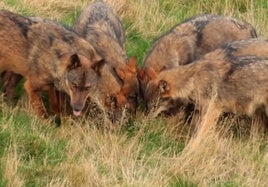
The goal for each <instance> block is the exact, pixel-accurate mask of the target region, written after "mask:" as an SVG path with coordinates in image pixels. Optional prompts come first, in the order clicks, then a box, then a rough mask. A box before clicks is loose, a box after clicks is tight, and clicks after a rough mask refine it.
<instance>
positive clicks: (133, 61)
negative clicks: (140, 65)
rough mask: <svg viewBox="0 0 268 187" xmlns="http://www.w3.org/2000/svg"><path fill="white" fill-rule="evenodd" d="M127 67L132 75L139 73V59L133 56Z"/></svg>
mask: <svg viewBox="0 0 268 187" xmlns="http://www.w3.org/2000/svg"><path fill="white" fill-rule="evenodd" d="M127 66H128V68H129V70H130V71H131V72H132V73H135V72H136V71H137V57H136V56H133V57H131V58H130V59H129V60H128V63H127Z"/></svg>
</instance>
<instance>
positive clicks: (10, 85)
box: [1, 17, 46, 105]
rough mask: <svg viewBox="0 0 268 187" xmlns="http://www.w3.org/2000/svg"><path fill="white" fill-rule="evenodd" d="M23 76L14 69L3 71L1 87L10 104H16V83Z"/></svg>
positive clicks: (38, 20) (40, 18)
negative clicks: (13, 70)
mask: <svg viewBox="0 0 268 187" xmlns="http://www.w3.org/2000/svg"><path fill="white" fill-rule="evenodd" d="M29 19H31V20H32V21H36V22H43V21H46V20H45V19H43V18H42V17H29ZM22 79H23V77H22V76H21V75H19V74H16V73H14V72H12V71H4V72H2V73H1V88H2V92H3V93H4V98H5V99H6V100H7V102H9V103H10V104H13V105H14V104H15V103H16V100H15V89H16V85H17V84H18V83H19V82H20V80H22Z"/></svg>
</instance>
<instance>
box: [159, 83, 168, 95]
mask: <svg viewBox="0 0 268 187" xmlns="http://www.w3.org/2000/svg"><path fill="white" fill-rule="evenodd" d="M158 89H159V91H160V93H161V94H164V93H167V92H168V91H169V90H170V86H169V84H168V83H167V81H165V80H160V81H159V83H158Z"/></svg>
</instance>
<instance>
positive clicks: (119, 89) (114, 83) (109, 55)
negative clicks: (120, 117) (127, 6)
mask: <svg viewBox="0 0 268 187" xmlns="http://www.w3.org/2000/svg"><path fill="white" fill-rule="evenodd" d="M73 28H74V31H75V32H76V33H78V34H79V35H80V36H82V37H84V38H85V39H86V40H87V41H89V42H90V43H91V44H92V45H93V46H94V48H95V49H96V51H97V52H98V53H99V54H101V55H102V56H103V58H104V61H105V63H104V65H103V66H101V67H100V69H99V81H98V84H97V89H96V90H95V93H96V94H94V93H92V94H91V95H94V97H95V98H94V99H97V100H99V101H100V103H101V105H102V106H103V107H104V108H105V110H107V111H109V112H115V113H120V112H122V110H123V109H124V108H129V109H130V110H133V111H134V110H135V108H136V107H137V104H138V103H137V99H136V98H137V96H138V93H139V84H138V79H137V65H136V58H135V57H133V58H130V59H129V60H128V59H127V55H126V51H125V47H124V41H125V34H124V32H125V31H124V29H123V27H122V23H121V22H120V19H119V18H118V16H117V15H116V13H115V12H114V10H113V9H112V8H111V7H109V6H108V5H107V4H105V3H103V2H95V3H91V4H88V5H87V7H86V8H84V10H83V12H82V13H81V14H80V16H79V18H78V19H77V21H76V22H75V24H74V26H73ZM91 91H92V92H93V90H91Z"/></svg>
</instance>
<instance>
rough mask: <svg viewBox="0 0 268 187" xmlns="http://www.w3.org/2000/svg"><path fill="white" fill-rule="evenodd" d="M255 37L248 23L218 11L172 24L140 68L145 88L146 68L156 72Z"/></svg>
mask: <svg viewBox="0 0 268 187" xmlns="http://www.w3.org/2000/svg"><path fill="white" fill-rule="evenodd" d="M255 37H257V35H256V31H255V29H254V28H253V27H252V26H251V25H250V24H248V23H245V22H241V21H238V20H235V19H232V18H229V17H224V16H218V15H200V16H195V17H192V18H189V19H187V20H185V21H184V22H182V23H180V24H179V25H176V26H174V27H173V28H172V29H171V30H169V31H168V32H167V33H165V34H164V35H162V36H161V37H160V38H159V39H158V40H156V42H155V43H154V44H153V46H152V48H151V49H150V51H149V52H148V54H147V56H146V57H145V59H144V62H143V67H142V69H141V70H140V71H139V78H140V81H141V87H142V90H143V91H144V89H145V86H146V84H147V83H148V81H149V77H148V76H147V75H148V71H151V69H153V70H154V71H156V72H157V73H159V72H160V71H162V70H164V69H168V68H173V67H177V66H180V65H185V64H189V63H191V62H192V61H193V60H196V59H198V58H200V57H201V56H202V55H204V54H206V53H208V52H210V51H212V50H214V49H216V48H218V47H220V46H221V45H223V44H225V43H228V42H232V41H236V40H242V39H247V38H255Z"/></svg>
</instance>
